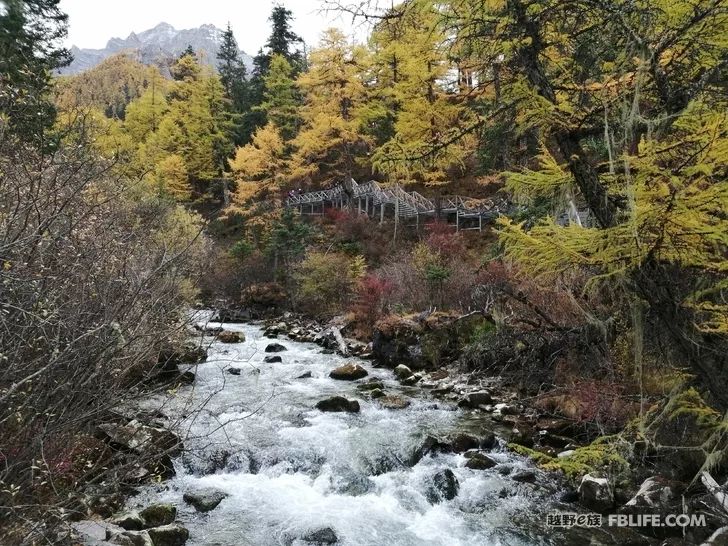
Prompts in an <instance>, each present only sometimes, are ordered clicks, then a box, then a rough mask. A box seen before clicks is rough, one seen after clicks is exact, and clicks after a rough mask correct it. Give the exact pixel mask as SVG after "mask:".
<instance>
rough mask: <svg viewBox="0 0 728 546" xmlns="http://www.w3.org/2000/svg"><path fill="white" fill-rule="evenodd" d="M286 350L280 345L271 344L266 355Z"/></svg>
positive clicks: (266, 349)
mask: <svg viewBox="0 0 728 546" xmlns="http://www.w3.org/2000/svg"><path fill="white" fill-rule="evenodd" d="M285 350H286V348H285V347H284V346H283V345H281V344H280V343H269V344H268V346H267V347H266V348H265V352H266V353H280V352H282V351H285Z"/></svg>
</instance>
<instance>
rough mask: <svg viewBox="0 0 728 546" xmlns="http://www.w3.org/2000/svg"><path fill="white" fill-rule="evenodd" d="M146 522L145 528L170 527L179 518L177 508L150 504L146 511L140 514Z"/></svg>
mask: <svg viewBox="0 0 728 546" xmlns="http://www.w3.org/2000/svg"><path fill="white" fill-rule="evenodd" d="M139 515H140V516H141V517H142V519H143V520H144V527H145V528H148V527H159V526H160V525H169V524H170V523H173V522H174V519H175V518H176V517H177V508H176V507H175V506H174V505H172V504H166V503H157V504H150V505H149V506H147V507H146V508H145V509H144V510H142V511H141V512H139Z"/></svg>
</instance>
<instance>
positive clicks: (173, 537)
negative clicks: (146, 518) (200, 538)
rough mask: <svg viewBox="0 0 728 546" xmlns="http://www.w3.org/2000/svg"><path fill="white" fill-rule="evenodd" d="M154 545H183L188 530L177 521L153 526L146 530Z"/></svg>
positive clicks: (188, 535) (187, 535)
mask: <svg viewBox="0 0 728 546" xmlns="http://www.w3.org/2000/svg"><path fill="white" fill-rule="evenodd" d="M147 533H149V536H150V537H151V539H152V543H153V544H154V546H184V543H185V542H187V539H188V538H190V532H189V531H188V530H187V529H186V528H185V527H182V526H181V525H180V524H178V523H172V524H170V525H162V526H161V527H153V528H151V529H149V530H147Z"/></svg>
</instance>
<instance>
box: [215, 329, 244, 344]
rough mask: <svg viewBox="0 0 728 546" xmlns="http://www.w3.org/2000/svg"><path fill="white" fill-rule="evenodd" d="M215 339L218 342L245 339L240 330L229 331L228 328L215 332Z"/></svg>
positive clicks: (235, 341) (234, 341) (240, 341)
mask: <svg viewBox="0 0 728 546" xmlns="http://www.w3.org/2000/svg"><path fill="white" fill-rule="evenodd" d="M217 340H218V341H219V342H220V343H242V342H243V341H245V334H243V333H242V332H231V331H229V330H223V331H222V332H220V333H219V334H217Z"/></svg>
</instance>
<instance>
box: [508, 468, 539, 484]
mask: <svg viewBox="0 0 728 546" xmlns="http://www.w3.org/2000/svg"><path fill="white" fill-rule="evenodd" d="M512 477H513V481H516V482H520V483H535V482H536V473H535V472H534V471H533V470H520V471H518V472H516V473H515V474H513V476H512Z"/></svg>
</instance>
